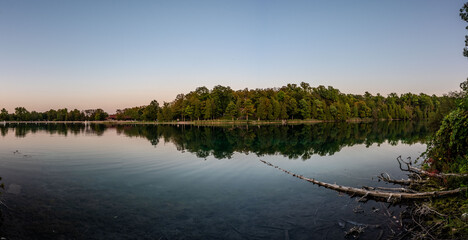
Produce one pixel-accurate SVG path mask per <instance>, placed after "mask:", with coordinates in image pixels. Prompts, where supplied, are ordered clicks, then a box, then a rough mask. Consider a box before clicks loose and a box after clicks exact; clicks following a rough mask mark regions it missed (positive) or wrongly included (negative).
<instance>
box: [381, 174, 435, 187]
mask: <svg viewBox="0 0 468 240" xmlns="http://www.w3.org/2000/svg"><path fill="white" fill-rule="evenodd" d="M378 178H379V179H380V180H382V181H384V182H388V183H393V184H399V185H414V184H422V183H426V182H427V180H423V179H420V180H413V179H400V180H397V179H392V178H391V177H390V175H389V174H388V173H381V174H380V176H378Z"/></svg>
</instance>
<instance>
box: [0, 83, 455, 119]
mask: <svg viewBox="0 0 468 240" xmlns="http://www.w3.org/2000/svg"><path fill="white" fill-rule="evenodd" d="M457 98H459V93H457V92H451V93H449V94H445V95H443V96H436V95H431V96H430V95H427V94H424V93H420V94H418V95H417V94H413V93H405V94H401V95H398V94H396V93H391V94H388V96H387V97H384V96H382V95H380V94H377V95H372V94H370V93H369V92H365V94H364V95H357V94H345V93H341V92H340V90H338V89H336V88H333V87H331V86H329V87H325V86H322V85H320V86H318V87H311V86H310V84H309V83H305V82H302V83H300V84H299V85H297V84H287V85H286V86H283V87H280V88H265V89H250V90H249V89H247V88H246V89H243V90H237V91H234V90H232V89H231V88H230V87H225V86H221V85H218V86H215V87H213V89H211V90H209V89H208V88H206V87H198V88H197V89H195V90H194V91H191V92H189V93H187V94H178V95H177V97H176V98H175V99H174V100H173V101H172V102H164V103H163V104H162V105H160V104H159V103H158V101H156V100H153V101H151V102H150V104H149V105H146V106H136V107H130V108H124V109H118V110H117V111H116V114H113V115H109V114H108V113H106V112H105V111H103V110H102V109H91V110H84V111H80V110H78V109H74V110H71V111H68V109H67V108H63V109H58V110H54V109H51V110H49V111H46V112H36V111H32V112H29V111H28V110H27V109H25V108H24V107H17V108H15V112H14V113H8V111H7V110H6V109H5V108H3V109H2V110H1V112H0V121H86V120H87V121H95V120H96V121H102V120H106V119H112V120H132V121H160V122H170V121H194V120H219V119H226V120H253V119H255V120H268V121H274V120H294V119H300V120H323V121H346V120H352V119H357V120H359V119H375V120H377V119H388V120H408V119H411V120H422V119H431V120H436V121H440V120H441V119H442V118H443V116H445V115H446V114H448V113H449V112H450V111H451V110H453V109H454V108H455V107H456V103H455V102H456V99H457Z"/></svg>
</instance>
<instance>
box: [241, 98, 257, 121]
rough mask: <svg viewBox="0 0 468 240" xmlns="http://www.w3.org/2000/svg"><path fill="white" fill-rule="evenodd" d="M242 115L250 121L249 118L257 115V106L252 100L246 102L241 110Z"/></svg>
mask: <svg viewBox="0 0 468 240" xmlns="http://www.w3.org/2000/svg"><path fill="white" fill-rule="evenodd" d="M241 113H242V115H244V116H245V119H246V120H247V121H248V120H249V116H252V115H253V114H254V113H255V106H254V104H253V103H252V100H250V99H247V100H245V101H244V104H243V106H242V109H241Z"/></svg>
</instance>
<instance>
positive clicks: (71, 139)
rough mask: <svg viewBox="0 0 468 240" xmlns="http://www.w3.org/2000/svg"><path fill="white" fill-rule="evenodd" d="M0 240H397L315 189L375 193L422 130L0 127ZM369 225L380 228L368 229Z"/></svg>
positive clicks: (376, 206) (386, 126) (419, 143)
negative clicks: (353, 234) (354, 236)
mask: <svg viewBox="0 0 468 240" xmlns="http://www.w3.org/2000/svg"><path fill="white" fill-rule="evenodd" d="M0 133H1V137H0V176H1V177H2V178H3V180H2V181H3V182H4V184H5V190H4V191H3V193H2V195H1V196H0V197H1V201H2V202H3V204H2V205H1V206H0V209H1V211H2V222H1V224H2V225H1V226H0V236H1V237H6V238H8V239H344V238H345V233H344V232H345V231H347V230H349V229H350V228H352V227H353V226H356V225H360V224H367V225H369V227H367V228H366V231H365V232H364V233H363V234H361V236H360V239H376V238H377V237H379V236H381V235H383V236H384V237H386V236H391V234H392V230H393V231H398V228H397V227H396V225H395V222H391V221H389V218H388V216H387V215H388V213H391V214H393V215H396V216H398V213H399V212H400V211H401V209H402V208H400V207H398V206H395V207H391V208H390V209H389V211H388V212H387V210H384V209H386V207H385V206H384V205H382V204H381V203H376V202H373V201H369V202H367V203H365V204H364V203H360V202H357V200H356V199H355V198H354V199H351V198H349V196H344V195H340V194H338V193H336V192H334V191H331V190H328V189H324V188H319V187H317V186H315V185H312V184H311V183H308V182H305V181H303V180H299V179H297V178H293V177H291V176H289V175H286V174H284V173H282V172H280V171H278V170H277V169H274V168H271V167H268V166H266V165H265V164H263V163H261V162H260V161H259V159H264V160H267V161H270V162H272V163H273V164H275V165H278V166H280V167H282V168H285V169H288V170H290V171H293V172H295V173H298V174H302V175H305V176H308V177H313V178H316V179H319V180H321V181H326V182H332V183H334V182H336V183H338V184H343V185H348V186H354V187H360V186H362V185H372V186H384V185H385V184H383V183H379V182H377V181H376V175H378V174H379V173H381V172H388V173H390V174H391V175H392V176H394V177H396V178H401V177H404V173H401V172H400V171H399V168H398V164H397V163H396V161H395V158H396V157H397V156H399V155H402V156H405V157H407V156H411V157H413V158H415V157H417V156H419V155H420V154H421V152H423V151H424V150H425V144H424V140H425V139H426V138H427V137H428V136H429V135H430V134H431V131H430V130H429V129H428V128H427V126H426V125H425V124H423V123H415V122H378V123H346V124H331V123H323V124H314V125H295V126H262V127H257V126H255V127H253V126H249V127H248V128H247V127H246V126H242V127H233V126H226V127H197V126H154V125H136V126H130V125H118V126H111V125H107V126H106V125H84V124H74V125H70V124H69V125H64V124H42V125H40V124H39V125H38V124H4V125H0ZM375 225H379V226H375Z"/></svg>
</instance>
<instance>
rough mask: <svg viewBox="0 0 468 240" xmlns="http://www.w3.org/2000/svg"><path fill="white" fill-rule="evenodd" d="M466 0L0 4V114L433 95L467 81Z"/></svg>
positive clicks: (10, 0)
mask: <svg viewBox="0 0 468 240" xmlns="http://www.w3.org/2000/svg"><path fill="white" fill-rule="evenodd" d="M465 1H466V0H463V1H458V0H457V1H455V0H454V1H444V0H437V1H429V0H420V1H416V0H414V1H407V0H394V1H371V0H368V1H312V0H310V1H266V0H265V1H254V0H249V1H239V0H236V1H234V0H233V1H221V0H220V1H82V0H80V1H63V0H57V1H16V0H15V1H14V0H0V83H1V84H0V89H1V93H0V108H1V107H5V108H7V109H8V110H10V111H12V110H13V109H14V107H16V106H24V107H26V108H27V109H28V110H37V111H45V110H48V109H50V108H54V109H57V108H64V107H67V108H69V109H70V108H78V109H88V108H97V107H101V108H103V109H104V110H106V111H109V112H111V113H112V112H114V111H115V109H117V108H125V107H132V106H140V105H146V104H149V102H150V101H151V100H152V99H156V100H158V101H159V102H160V103H162V102H163V101H171V100H173V99H174V98H175V96H176V95H177V94H178V93H187V92H189V91H191V90H194V89H195V88H196V87H199V86H206V87H208V88H212V87H213V86H215V85H218V84H220V85H225V86H231V88H233V89H234V90H237V89H243V88H246V87H247V88H265V87H280V86H283V85H285V84H287V83H300V82H302V81H304V82H309V83H310V84H311V85H312V86H318V85H325V86H328V85H331V86H333V87H336V88H338V89H340V90H341V91H342V92H345V93H356V94H363V93H364V92H365V91H369V92H371V93H373V94H375V93H378V92H379V93H382V94H383V95H386V94H388V93H391V92H396V93H398V94H401V93H405V92H413V93H420V92H424V93H427V94H437V95H441V94H443V93H447V92H448V91H455V90H459V87H458V85H459V83H460V82H462V81H464V80H465V79H466V78H467V77H468V60H467V59H466V58H464V57H463V56H462V49H463V46H464V39H465V37H464V35H465V34H467V33H468V31H466V30H465V26H466V24H465V23H464V22H463V21H461V20H460V17H459V16H458V13H459V8H460V7H461V6H462V5H463V3H464V2H465Z"/></svg>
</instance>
